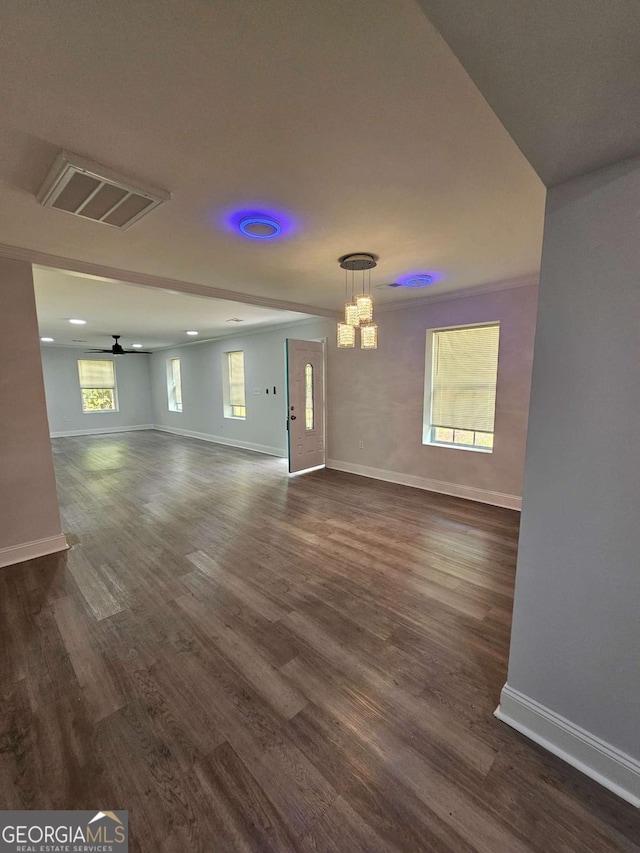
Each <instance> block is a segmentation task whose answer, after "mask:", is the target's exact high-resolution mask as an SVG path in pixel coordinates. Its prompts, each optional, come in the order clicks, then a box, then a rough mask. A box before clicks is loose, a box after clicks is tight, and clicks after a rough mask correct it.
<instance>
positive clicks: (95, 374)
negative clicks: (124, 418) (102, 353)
mask: <svg viewBox="0 0 640 853" xmlns="http://www.w3.org/2000/svg"><path fill="white" fill-rule="evenodd" d="M78 375H79V377H80V392H81V394H82V411H83V412H85V413H89V412H117V411H118V401H117V397H116V374H115V369H114V364H113V361H111V359H106V358H101V359H87V358H79V359H78Z"/></svg>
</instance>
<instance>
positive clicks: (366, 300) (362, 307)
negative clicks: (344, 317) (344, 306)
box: [356, 293, 373, 324]
mask: <svg viewBox="0 0 640 853" xmlns="http://www.w3.org/2000/svg"><path fill="white" fill-rule="evenodd" d="M356 306H357V311H358V323H359V324H360V323H370V322H371V321H372V320H373V300H372V299H371V296H370V294H368V293H361V294H360V295H359V296H357V297H356Z"/></svg>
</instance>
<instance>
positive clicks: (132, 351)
mask: <svg viewBox="0 0 640 853" xmlns="http://www.w3.org/2000/svg"><path fill="white" fill-rule="evenodd" d="M111 337H112V338H113V339H114V341H115V343H114V345H113V346H112V347H111V349H87V350H85V352H108V353H109V354H110V355H138V353H141V354H142V355H151V351H150V350H144V349H122V347H121V346H120V344H119V343H118V339H119V338H120V335H111Z"/></svg>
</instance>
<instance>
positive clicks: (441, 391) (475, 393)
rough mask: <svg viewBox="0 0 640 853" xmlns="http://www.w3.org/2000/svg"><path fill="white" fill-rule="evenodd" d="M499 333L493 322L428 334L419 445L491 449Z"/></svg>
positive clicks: (497, 325)
mask: <svg viewBox="0 0 640 853" xmlns="http://www.w3.org/2000/svg"><path fill="white" fill-rule="evenodd" d="M499 337H500V325H499V324H498V323H493V324H491V325H487V326H467V327H466V328H462V329H435V330H433V331H430V332H429V333H427V366H428V370H427V377H426V380H427V385H428V387H427V388H425V418H424V435H423V443H424V444H441V445H448V446H450V447H466V448H473V449H475V450H484V451H488V452H491V451H492V450H493V426H494V419H495V410H496V383H497V376H498V343H499ZM429 380H430V383H429Z"/></svg>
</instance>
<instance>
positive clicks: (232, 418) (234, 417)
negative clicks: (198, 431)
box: [224, 415, 246, 421]
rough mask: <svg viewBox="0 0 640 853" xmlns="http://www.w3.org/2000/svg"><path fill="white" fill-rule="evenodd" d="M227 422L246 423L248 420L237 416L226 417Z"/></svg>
mask: <svg viewBox="0 0 640 853" xmlns="http://www.w3.org/2000/svg"><path fill="white" fill-rule="evenodd" d="M224 419H225V421H246V418H237V417H236V416H235V415H225V416H224Z"/></svg>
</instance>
